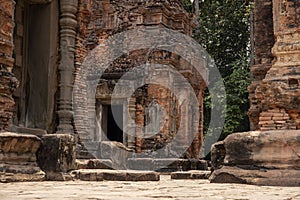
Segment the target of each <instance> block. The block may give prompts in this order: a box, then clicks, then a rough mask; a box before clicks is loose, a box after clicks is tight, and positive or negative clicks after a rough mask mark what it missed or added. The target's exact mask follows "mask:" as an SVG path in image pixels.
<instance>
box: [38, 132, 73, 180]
mask: <svg viewBox="0 0 300 200" xmlns="http://www.w3.org/2000/svg"><path fill="white" fill-rule="evenodd" d="M75 160H76V138H75V137H74V136H73V135H71V134H49V135H45V136H43V137H42V145H41V148H40V149H39V151H38V163H39V166H40V167H41V169H42V170H43V171H45V172H46V178H47V180H69V179H70V177H68V175H67V172H68V171H70V170H73V169H76V164H75Z"/></svg>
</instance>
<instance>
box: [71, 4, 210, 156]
mask: <svg viewBox="0 0 300 200" xmlns="http://www.w3.org/2000/svg"><path fill="white" fill-rule="evenodd" d="M77 21H78V23H79V32H78V34H77V38H76V52H75V67H76V70H75V73H76V77H75V81H77V83H78V85H81V86H82V88H78V92H77V89H75V96H74V100H75V101H76V102H77V104H76V105H79V106H78V109H77V111H76V113H77V114H76V113H75V128H76V131H77V132H78V133H79V134H80V139H81V141H89V140H91V142H92V143H93V142H94V143H95V142H96V143H97V142H99V143H100V147H101V144H103V143H105V142H107V141H108V140H107V138H108V139H109V138H114V136H113V135H109V134H114V132H115V131H116V132H117V131H118V130H115V131H112V133H109V131H107V130H108V129H109V127H108V125H107V124H108V121H110V119H108V118H107V117H106V116H107V113H108V111H109V109H110V107H111V105H110V99H111V96H112V92H113V90H114V86H115V85H116V83H118V84H119V86H120V85H121V86H120V87H121V88H120V91H119V94H118V98H119V104H123V106H124V105H125V106H126V107H128V108H129V113H130V116H126V114H123V112H124V113H126V112H125V111H124V110H123V108H120V110H119V113H120V114H121V115H123V121H124V123H126V121H127V119H128V118H129V117H131V119H133V120H134V122H135V125H134V126H133V127H129V128H131V129H135V135H134V136H132V135H131V136H130V135H128V136H126V135H123V136H122V134H121V136H120V137H117V138H114V139H113V140H114V141H117V142H119V143H123V144H124V145H125V146H126V147H128V148H130V149H131V150H133V151H135V152H136V153H140V152H145V151H148V150H149V151H155V150H157V149H159V148H160V147H162V146H164V145H165V144H166V143H169V142H170V141H172V139H173V137H174V135H175V134H176V129H177V128H178V127H179V123H180V121H181V122H183V123H182V124H183V126H182V127H181V128H182V129H183V130H184V132H185V134H186V135H185V136H184V137H182V138H181V141H180V142H179V143H180V144H178V146H180V147H184V145H185V147H186V148H187V147H188V145H191V148H190V149H189V151H188V152H187V154H186V157H188V158H194V159H198V158H199V157H200V156H201V153H200V148H201V146H202V144H203V106H202V103H203V92H204V89H205V88H206V83H205V82H204V80H203V78H202V77H201V76H202V75H203V74H201V75H200V74H199V73H197V72H196V69H193V67H192V66H191V64H189V63H188V62H189V61H184V59H183V58H181V57H180V56H179V55H176V54H174V53H172V52H167V51H162V50H157V49H143V48H142V46H141V47H140V49H137V50H134V51H132V52H128V53H126V54H124V55H122V56H121V57H119V58H118V59H116V60H114V61H113V62H112V63H110V64H109V66H105V67H106V68H107V69H106V70H105V72H104V74H103V75H102V77H101V80H99V82H98V86H97V91H96V92H95V93H93V92H90V93H89V91H87V93H88V94H89V95H88V98H90V99H85V97H84V96H82V93H80V91H84V90H85V89H86V88H84V85H85V83H83V81H85V80H86V78H82V74H84V73H86V71H87V73H90V74H91V77H92V75H93V74H96V73H91V71H93V69H89V66H82V63H84V59H85V58H86V55H88V54H89V53H90V52H91V51H92V50H93V49H94V48H97V47H99V46H102V48H99V53H98V54H97V55H96V56H95V57H97V59H98V61H99V62H100V63H101V61H100V60H103V61H104V60H105V59H107V58H109V57H111V55H112V54H111V53H109V52H110V51H112V53H113V51H114V47H106V46H105V41H106V39H107V38H109V37H110V36H113V35H115V34H118V33H122V32H126V31H129V30H137V29H139V28H141V29H142V28H145V27H147V28H149V29H150V28H152V29H153V30H156V31H158V29H159V28H168V29H172V30H176V31H178V32H181V33H183V34H185V35H188V36H191V34H192V30H193V28H194V26H195V24H194V21H195V18H194V16H193V15H192V14H189V13H188V12H187V11H186V10H185V9H184V8H183V5H182V3H181V2H180V1H178V0H170V1H160V0H150V1H146V0H145V1H137V0H130V1H125V2H124V1H108V0H104V1H80V2H79V12H78V15H77ZM148 37H151V36H148ZM128 40H129V41H134V38H131V37H130V36H129V38H128ZM105 48H107V49H105ZM115 50H117V49H115ZM100 51H101V52H100ZM146 63H156V64H165V65H168V66H171V67H173V69H175V70H176V71H177V72H178V73H179V74H181V75H182V76H183V77H185V78H186V79H187V80H188V81H187V83H189V84H188V85H189V86H188V85H184V84H182V85H180V86H179V85H175V84H174V79H176V75H175V73H172V72H170V71H168V70H164V69H162V68H159V67H158V68H156V69H154V68H155V67H153V66H151V65H150V69H149V71H148V72H147V73H149V75H148V78H149V79H156V80H159V81H158V83H159V82H161V83H166V84H168V86H169V87H170V88H172V89H174V91H175V92H176V90H177V89H178V88H179V87H181V88H186V90H185V91H186V92H182V91H181V92H182V94H180V95H181V96H184V99H186V101H185V103H184V105H177V102H176V98H175V95H174V94H172V92H173V91H170V90H169V89H167V88H165V87H163V86H162V85H159V84H157V85H155V84H146V85H145V86H143V87H139V88H137V90H136V91H135V93H134V94H133V95H132V98H131V99H126V98H125V97H126V95H127V94H128V93H129V92H130V91H127V90H126V87H125V86H127V87H128V86H130V87H131V86H132V87H133V88H134V86H135V85H134V84H135V83H134V81H131V82H130V81H124V80H122V81H123V82H122V81H121V82H118V80H119V79H120V77H122V76H123V75H124V74H125V73H126V72H128V71H130V70H132V69H133V68H135V67H139V66H141V65H144V64H146ZM85 70H86V71H85ZM139 73H140V72H137V74H136V76H135V77H139V76H140V75H141V74H139ZM142 73H144V72H142ZM157 74H167V75H168V77H169V78H166V76H165V77H164V78H162V79H159V76H158V75H157ZM87 77H88V76H87ZM139 81H141V80H139ZM123 86H124V88H122V87H123ZM188 87H191V88H193V92H191V91H188V89H187V88H188ZM172 89H171V90H172ZM192 93H195V95H196V97H197V98H198V100H199V108H194V107H192V106H193V105H192V104H193V103H192V101H191V100H190V99H191V98H190V96H192ZM177 95H178V94H177ZM124 98H125V99H124ZM122 99H123V100H122ZM122 101H123V102H122ZM84 102H88V106H87V108H88V111H87V110H86V109H82V108H80V105H83V104H84ZM127 103H128V104H127ZM158 104H159V105H160V106H161V107H163V108H164V110H166V113H167V118H166V122H164V123H165V125H164V126H163V128H162V130H161V131H160V133H159V134H156V135H154V136H153V137H146V136H147V134H149V133H150V134H151V132H154V130H152V127H150V128H149V129H146V130H145V131H142V129H143V128H144V126H146V125H147V124H148V123H149V121H148V120H149V119H148V117H147V116H149V113H150V112H152V111H149V109H150V108H153V109H155V108H156V106H157V105H158ZM180 106H181V107H180ZM75 107H76V106H75ZM178 110H180V111H182V113H184V114H183V115H182V116H178V113H179V112H176V111H178ZM196 110H199V113H197V114H193V111H196ZM87 115H88V116H89V120H88V121H86V122H84V120H83V119H81V116H87ZM154 115H155V114H153V116H154ZM96 117H98V118H97V123H94V121H95V118H96ZM154 118H155V117H154ZM103 119H104V120H103ZM110 122H112V121H110ZM87 123H88V124H90V130H89V131H87V132H84V131H82V130H84V129H85V127H86V124H87ZM198 124H199V126H198ZM102 129H103V131H101V130H102ZM153 129H155V128H153ZM105 132H106V133H105ZM118 132H119V131H118ZM189 132H194V133H195V139H194V141H193V142H192V144H189V142H187V141H188V140H189V138H188V137H190V135H189ZM181 145H182V146H181ZM95 150H96V149H95ZM100 152H102V150H101V148H100ZM79 153H80V154H79V155H83V154H81V153H82V152H79ZM168 156H170V155H168ZM179 156H180V155H179ZM173 158H178V155H173Z"/></svg>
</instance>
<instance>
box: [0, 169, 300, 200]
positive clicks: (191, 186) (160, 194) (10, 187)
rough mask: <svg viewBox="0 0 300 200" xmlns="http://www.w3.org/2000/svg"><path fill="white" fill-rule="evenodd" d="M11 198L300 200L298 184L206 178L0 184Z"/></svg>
mask: <svg viewBox="0 0 300 200" xmlns="http://www.w3.org/2000/svg"><path fill="white" fill-rule="evenodd" d="M8 199H9V200H12V199H30V200H33V199H51V200H52V199H68V200H76V199H88V200H96V199H97V200H100V199H113V200H115V199H122V200H125V199H126V200H129V199H137V200H146V199H152V200H153V199H155V200H164V199H168V200H170V199H205V200H207V199H222V200H223V199H232V200H233V199H234V200H246V199H255V200H256V199H258V200H260V199H261V200H268V199H270V200H275V199H280V200H294V199H295V200H300V187H269V186H254V185H239V184H211V183H209V182H208V181H207V180H171V179H170V176H167V175H163V176H161V180H160V181H158V182H150V181H145V182H121V181H102V182H85V181H69V182H48V181H46V182H26V183H1V184H0V200H8Z"/></svg>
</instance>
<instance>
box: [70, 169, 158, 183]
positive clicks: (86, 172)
mask: <svg viewBox="0 0 300 200" xmlns="http://www.w3.org/2000/svg"><path fill="white" fill-rule="evenodd" d="M70 174H71V176H72V177H73V178H74V179H75V180H76V179H77V180H81V181H159V180H160V178H159V173H157V172H153V171H135V170H103V169H79V170H74V171H71V172H70Z"/></svg>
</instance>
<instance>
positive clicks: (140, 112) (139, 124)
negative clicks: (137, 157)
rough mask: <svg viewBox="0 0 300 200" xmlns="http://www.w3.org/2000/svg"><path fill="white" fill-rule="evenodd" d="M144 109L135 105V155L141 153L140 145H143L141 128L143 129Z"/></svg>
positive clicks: (139, 105)
mask: <svg viewBox="0 0 300 200" xmlns="http://www.w3.org/2000/svg"><path fill="white" fill-rule="evenodd" d="M144 115H145V111H144V107H143V105H141V104H139V103H138V104H136V118H135V123H136V153H141V152H142V145H143V136H144V132H143V127H144Z"/></svg>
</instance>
